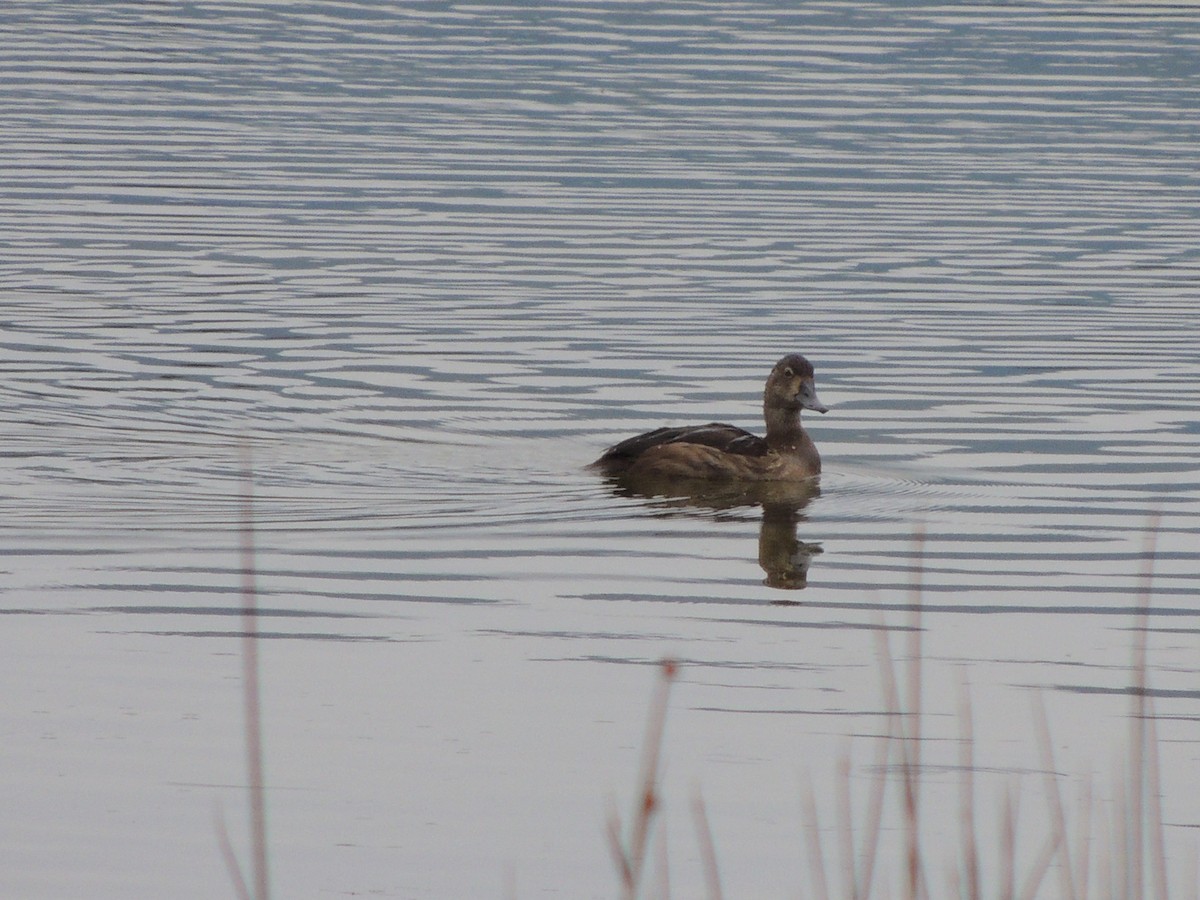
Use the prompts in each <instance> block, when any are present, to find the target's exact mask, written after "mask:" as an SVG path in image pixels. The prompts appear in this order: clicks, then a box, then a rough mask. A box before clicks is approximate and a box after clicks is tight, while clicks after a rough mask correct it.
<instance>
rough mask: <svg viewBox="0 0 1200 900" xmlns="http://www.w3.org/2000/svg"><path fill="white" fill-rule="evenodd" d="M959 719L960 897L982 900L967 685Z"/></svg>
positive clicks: (963, 688)
mask: <svg viewBox="0 0 1200 900" xmlns="http://www.w3.org/2000/svg"><path fill="white" fill-rule="evenodd" d="M959 691H960V699H959V707H958V718H959V722H960V724H961V727H962V736H961V737H960V738H959V743H958V748H959V755H958V765H959V771H960V772H961V773H962V775H961V781H960V782H959V794H960V801H961V807H960V815H961V817H962V828H963V837H962V841H963V850H962V853H963V860H962V862H963V872H962V876H961V877H962V884H961V885H960V890H956V891H955V894H956V895H958V896H965V897H966V898H967V900H981V895H980V892H979V844H978V842H977V841H976V837H975V724H974V721H973V716H972V710H971V693H970V689H969V686H968V685H967V684H966V683H965V682H964V683H963V684H961V685H960V688H959Z"/></svg>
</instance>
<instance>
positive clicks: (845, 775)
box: [837, 746, 861, 900]
mask: <svg viewBox="0 0 1200 900" xmlns="http://www.w3.org/2000/svg"><path fill="white" fill-rule="evenodd" d="M850 769H851V759H850V747H849V746H847V747H846V749H845V751H843V753H842V757H841V760H840V761H839V762H838V774H837V788H838V790H837V795H838V837H839V838H840V840H839V844H840V847H841V857H842V891H843V892H844V893H847V894H848V895H849V897H850V900H861V895H860V894H859V892H858V876H857V873H856V872H855V870H854V804H853V800H852V798H851V796H850Z"/></svg>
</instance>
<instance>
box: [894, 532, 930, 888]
mask: <svg viewBox="0 0 1200 900" xmlns="http://www.w3.org/2000/svg"><path fill="white" fill-rule="evenodd" d="M915 544H916V546H915V550H914V559H913V580H912V588H911V603H910V607H909V609H910V612H909V632H908V684H907V687H908V703H907V709H906V710H905V715H904V718H903V722H902V726H901V727H902V728H903V735H904V737H903V740H901V742H900V752H901V756H902V758H903V764H902V765H901V777H902V780H903V788H904V821H905V825H906V830H905V838H906V843H907V852H906V858H907V866H906V876H907V878H906V888H907V894H906V896H907V897H908V898H909V900H918V898H920V897H922V896H924V895H925V889H924V888H923V886H922V878H921V819H920V772H921V653H922V649H921V606H922V603H923V600H922V596H921V587H922V581H923V579H924V568H925V566H924V560H925V529H924V527H923V526H922V527H918V528H917V533H916V536H915Z"/></svg>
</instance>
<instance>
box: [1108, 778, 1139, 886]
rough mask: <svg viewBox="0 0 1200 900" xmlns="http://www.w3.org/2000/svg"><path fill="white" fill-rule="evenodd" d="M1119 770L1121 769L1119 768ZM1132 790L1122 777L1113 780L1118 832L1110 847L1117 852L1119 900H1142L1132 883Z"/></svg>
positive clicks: (1115, 872)
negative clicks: (1130, 803)
mask: <svg viewBox="0 0 1200 900" xmlns="http://www.w3.org/2000/svg"><path fill="white" fill-rule="evenodd" d="M1118 768H1119V767H1118ZM1130 788H1131V785H1128V784H1127V783H1126V779H1125V778H1122V777H1120V776H1116V777H1114V778H1113V817H1114V821H1113V826H1112V827H1113V831H1114V832H1116V834H1115V836H1114V840H1113V842H1112V844H1111V845H1110V846H1112V847H1113V848H1115V850H1116V851H1117V852H1115V853H1112V854H1111V856H1112V857H1114V859H1113V875H1112V880H1113V897H1114V898H1119V900H1141V898H1140V897H1139V896H1138V895H1137V894H1135V893H1133V892H1132V883H1131V882H1130V878H1129V872H1130V858H1131V857H1132V856H1133V847H1132V845H1131V843H1130V839H1131V837H1132V832H1131V830H1130V828H1129V798H1128V797H1127V795H1126V791H1127V790H1128V789H1130Z"/></svg>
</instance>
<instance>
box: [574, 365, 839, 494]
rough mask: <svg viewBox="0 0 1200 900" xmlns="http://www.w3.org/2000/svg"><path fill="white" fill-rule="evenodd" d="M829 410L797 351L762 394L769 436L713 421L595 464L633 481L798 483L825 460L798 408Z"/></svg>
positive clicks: (643, 438) (640, 441)
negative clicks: (661, 479)
mask: <svg viewBox="0 0 1200 900" xmlns="http://www.w3.org/2000/svg"><path fill="white" fill-rule="evenodd" d="M801 409H812V410H816V411H817V412H819V413H823V412H827V411H828V407H826V406H825V405H824V404H823V403H821V401H820V400H818V399H817V389H816V385H815V384H814V382H813V367H812V363H810V362H809V361H808V360H807V359H805V358H804V357H803V356H801V355H800V354H799V353H791V354H789V355H787V356H785V357H784V358H783V359H781V360H780V361H779V362H777V363H776V364H775V368H773V369H772V370H771V374H770V375H769V376H768V377H767V386H766V389H765V390H764V391H763V418H764V419H766V422H767V436H766V437H765V438H761V437H758V436H757V435H754V434H751V433H750V432H748V431H745V430H743V429H741V428H737V427H735V426H733V425H725V424H722V423H720V422H712V423H710V424H708V425H690V426H686V427H683V428H657V429H655V430H654V431H647V432H646V433H645V434H639V435H637V436H636V437H631V438H628V439H626V440H624V441H621V442H620V443H619V444H615V445H613V446H612V447H609V448H608V449H607V450H605V451H604V453H603V454H602V455H601V457H600V458H599V459H598V460H596V461H595V462H594V463H593V464H592V465H593V466H594V467H595V468H598V469H600V470H602V471H604V472H606V473H608V474H610V475H621V476H628V477H631V478H646V477H657V478H700V479H728V480H739V481H798V480H800V479H804V478H811V477H813V476H814V475H819V474H820V473H821V456H820V454H819V453H817V447H816V445H815V444H814V443H813V442H812V438H810V437H809V436H808V433H807V432H806V431H805V430H804V428H803V427H802V426H801V425H800V410H801Z"/></svg>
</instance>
